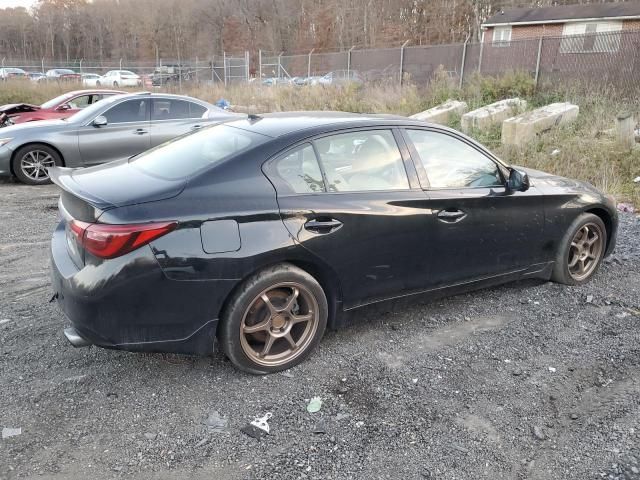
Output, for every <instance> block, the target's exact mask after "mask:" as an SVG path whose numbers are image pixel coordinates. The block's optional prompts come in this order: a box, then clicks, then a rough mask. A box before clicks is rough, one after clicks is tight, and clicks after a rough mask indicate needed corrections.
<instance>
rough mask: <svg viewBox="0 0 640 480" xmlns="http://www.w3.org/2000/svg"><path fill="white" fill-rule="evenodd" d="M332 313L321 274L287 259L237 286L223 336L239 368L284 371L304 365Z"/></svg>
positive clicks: (225, 348)
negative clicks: (319, 277)
mask: <svg viewBox="0 0 640 480" xmlns="http://www.w3.org/2000/svg"><path fill="white" fill-rule="evenodd" d="M327 315H328V307H327V298H326V296H325V294H324V291H323V290H322V287H321V286H320V284H319V283H318V282H317V281H316V280H315V278H313V277H312V276H311V275H309V274H308V273H307V272H305V271H304V270H301V269H300V268H297V267H295V266H294V265H290V264H281V265H277V266H275V267H271V268H268V269H266V270H263V271H261V272H259V273H257V274H255V275H254V276H252V277H251V278H249V279H247V280H246V281H245V282H244V283H243V284H242V285H241V286H240V288H238V289H237V291H236V293H235V294H234V295H233V296H232V298H231V299H230V301H229V304H228V306H227V308H226V309H225V311H224V313H223V315H222V319H221V320H222V322H221V325H220V328H219V330H218V338H219V341H220V345H221V348H222V350H223V352H224V353H225V354H226V356H227V357H228V358H229V359H230V360H231V362H233V364H234V365H235V366H236V367H238V368H239V369H241V370H244V371H245V372H249V373H253V374H266V373H273V372H279V371H282V370H286V369H288V368H291V367H293V366H294V365H297V364H299V363H300V362H302V361H303V360H304V359H305V358H307V357H308V356H309V354H310V353H311V352H312V351H313V350H314V349H315V348H316V347H317V345H318V343H319V342H320V339H321V338H322V335H323V334H324V331H325V328H326V325H327Z"/></svg>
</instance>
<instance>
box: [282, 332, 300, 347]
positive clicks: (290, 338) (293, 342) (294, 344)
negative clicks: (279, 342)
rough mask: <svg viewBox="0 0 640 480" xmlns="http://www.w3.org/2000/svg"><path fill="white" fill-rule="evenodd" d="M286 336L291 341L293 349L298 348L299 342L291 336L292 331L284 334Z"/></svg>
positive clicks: (290, 344)
mask: <svg viewBox="0 0 640 480" xmlns="http://www.w3.org/2000/svg"><path fill="white" fill-rule="evenodd" d="M284 338H285V340H286V341H287V342H289V346H290V347H291V350H295V349H296V348H298V344H297V343H296V342H295V340H294V339H293V337H292V336H291V332H289V333H287V334H286V335H285V336H284Z"/></svg>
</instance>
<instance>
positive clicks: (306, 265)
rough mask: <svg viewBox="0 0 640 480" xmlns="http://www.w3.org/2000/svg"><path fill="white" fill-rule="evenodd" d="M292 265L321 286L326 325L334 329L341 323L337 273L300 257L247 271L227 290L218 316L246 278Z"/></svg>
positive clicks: (340, 291)
mask: <svg viewBox="0 0 640 480" xmlns="http://www.w3.org/2000/svg"><path fill="white" fill-rule="evenodd" d="M287 264H289V265H293V266H295V267H298V268H299V269H301V270H304V271H305V272H307V273H308V274H309V275H311V276H312V277H313V278H314V279H315V280H316V281H317V282H318V283H319V284H320V286H321V287H322V290H323V291H324V294H325V296H326V297H327V304H328V305H327V306H328V308H329V317H328V319H327V326H328V327H329V328H330V329H336V328H338V327H340V325H341V316H340V308H341V305H342V289H341V287H340V282H339V279H338V275H337V274H336V273H335V272H334V271H333V270H332V269H331V268H330V267H329V266H328V265H319V264H318V263H315V262H313V261H310V260H301V259H282V260H280V261H278V262H273V263H269V264H265V265H262V266H261V267H259V268H256V269H255V270H253V271H251V272H249V273H247V274H246V275H245V276H244V277H243V278H242V279H241V280H239V281H238V283H237V284H236V285H235V287H234V288H233V289H232V290H231V291H230V292H229V294H228V295H227V298H226V299H225V301H224V302H223V304H222V306H221V307H220V311H219V312H218V318H222V316H223V313H224V312H225V311H226V309H227V308H228V306H229V302H230V301H231V299H232V298H233V297H234V296H235V294H236V292H237V291H238V290H239V289H241V288H243V285H244V284H245V283H246V281H247V280H248V279H250V278H251V277H254V276H255V275H257V274H259V273H260V272H262V271H265V270H269V269H271V268H274V267H276V266H278V265H287Z"/></svg>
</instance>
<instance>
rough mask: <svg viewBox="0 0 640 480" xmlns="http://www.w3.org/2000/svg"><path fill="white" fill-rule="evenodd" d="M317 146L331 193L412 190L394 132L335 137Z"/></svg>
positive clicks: (327, 138) (373, 132) (369, 132)
mask: <svg viewBox="0 0 640 480" xmlns="http://www.w3.org/2000/svg"><path fill="white" fill-rule="evenodd" d="M315 143H316V147H317V149H318V153H319V155H320V162H321V164H322V167H323V168H324V170H325V174H326V176H327V181H328V182H329V185H328V190H329V191H333V192H357V191H366V190H401V189H408V188H409V181H408V179H407V174H406V172H405V169H404V165H403V163H402V157H401V155H400V150H398V145H397V144H396V141H395V139H394V138H393V134H392V133H391V131H390V130H369V131H361V132H353V133H343V134H340V135H331V136H329V137H324V138H321V139H318V140H316V142H315Z"/></svg>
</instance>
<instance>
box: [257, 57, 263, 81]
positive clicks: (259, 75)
mask: <svg viewBox="0 0 640 480" xmlns="http://www.w3.org/2000/svg"><path fill="white" fill-rule="evenodd" d="M258 79H259V80H260V82H262V50H258Z"/></svg>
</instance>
